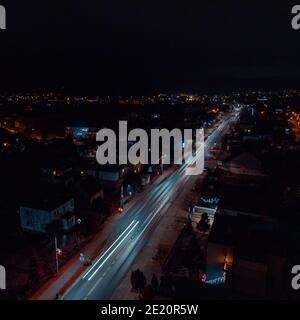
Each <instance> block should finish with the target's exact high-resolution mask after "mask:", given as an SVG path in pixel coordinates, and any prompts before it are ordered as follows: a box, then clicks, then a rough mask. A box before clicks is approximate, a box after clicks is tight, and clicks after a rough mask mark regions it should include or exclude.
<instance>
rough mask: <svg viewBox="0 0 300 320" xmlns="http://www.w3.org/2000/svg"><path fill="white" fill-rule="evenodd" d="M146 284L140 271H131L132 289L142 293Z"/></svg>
mask: <svg viewBox="0 0 300 320" xmlns="http://www.w3.org/2000/svg"><path fill="white" fill-rule="evenodd" d="M146 284H147V280H146V277H145V275H144V274H143V273H142V272H141V271H140V269H137V270H136V271H133V272H132V274H131V285H132V288H133V289H134V290H136V291H138V292H139V293H141V292H143V290H144V288H145V286H146Z"/></svg>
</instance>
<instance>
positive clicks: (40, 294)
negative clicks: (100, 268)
mask: <svg viewBox="0 0 300 320" xmlns="http://www.w3.org/2000/svg"><path fill="white" fill-rule="evenodd" d="M173 172H174V169H173V168H170V169H168V170H165V171H164V173H163V175H161V176H159V177H158V178H157V179H155V180H154V181H153V182H152V184H150V185H149V186H148V187H146V188H145V190H144V191H143V192H142V193H140V194H136V195H135V197H134V198H133V200H132V201H131V202H130V203H129V204H128V205H127V206H126V207H125V211H124V212H123V214H122V215H124V214H126V212H127V211H128V210H129V209H130V208H131V207H132V206H133V205H134V204H135V203H136V202H137V201H138V200H139V199H140V198H141V197H142V196H143V194H144V193H145V192H147V190H148V188H151V187H155V186H156V185H159V184H160V183H162V182H163V181H164V180H165V179H167V178H168V177H169V176H170V175H171V174H172V173H173ZM119 217H120V216H119V215H116V214H113V215H111V216H110V217H109V218H108V220H107V221H106V222H105V223H104V224H103V226H102V228H101V230H100V231H99V232H98V233H97V234H96V235H95V237H94V238H93V239H92V240H91V241H90V242H89V243H88V244H87V245H86V246H85V247H84V248H82V249H81V250H80V252H78V253H77V254H76V255H75V256H73V257H72V258H71V259H70V260H69V261H68V262H67V263H66V264H65V265H64V266H63V267H62V268H61V269H60V271H59V274H58V275H57V276H55V277H53V278H51V279H50V280H49V281H47V282H46V284H45V285H43V286H42V288H40V289H39V290H38V291H37V292H36V293H35V294H34V295H33V296H32V297H31V298H30V300H54V299H55V298H56V295H57V294H58V293H59V295H60V296H62V295H63V294H64V293H66V291H67V290H68V289H69V288H70V287H71V286H72V285H73V284H74V283H75V281H76V280H77V279H78V278H79V277H80V276H81V274H82V273H83V272H84V271H85V270H87V269H88V267H84V266H83V265H82V263H81V262H80V261H79V256H80V253H83V254H84V255H85V256H86V257H91V258H92V259H96V258H97V257H98V256H99V255H100V254H101V252H102V251H103V249H104V248H105V245H106V242H107V239H109V237H110V234H111V231H112V229H113V225H114V223H115V222H116V221H117V220H118V218H119Z"/></svg>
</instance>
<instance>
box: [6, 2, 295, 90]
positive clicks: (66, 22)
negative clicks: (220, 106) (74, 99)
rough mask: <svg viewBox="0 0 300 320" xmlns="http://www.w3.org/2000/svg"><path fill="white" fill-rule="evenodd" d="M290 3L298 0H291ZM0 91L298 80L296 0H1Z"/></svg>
mask: <svg viewBox="0 0 300 320" xmlns="http://www.w3.org/2000/svg"><path fill="white" fill-rule="evenodd" d="M296 2H297V1H296ZM0 4H2V5H5V6H6V9H7V20H8V21H7V27H8V30H6V31H1V32H0V58H1V64H0V65H1V73H0V74H1V76H0V86H1V87H0V91H5V90H18V91H24V90H48V89H55V88H60V87H62V86H64V87H65V88H66V90H71V91H74V93H83V92H87V93H93V94H94V93H95V94H100V95H102V94H113V95H118V94H149V93H157V92H178V91H188V92H205V91H224V90H232V89H240V88H262V89H273V88H274V89H276V88H287V87H293V88H300V31H294V30H292V28H291V19H292V15H291V8H292V6H293V5H295V4H297V3H295V1H288V0H281V1H276V4H275V3H274V1H267V2H266V1H264V0H182V1H179V0H172V1H170V0H147V1H145V0H81V1H79V0H72V1H70V0H60V1H57V0H52V1H50V0H43V1H36V0H35V1H32V0H22V1H16V0H9V1H8V0H0Z"/></svg>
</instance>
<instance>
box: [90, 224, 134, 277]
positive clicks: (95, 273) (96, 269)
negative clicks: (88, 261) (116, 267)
mask: <svg viewBox="0 0 300 320" xmlns="http://www.w3.org/2000/svg"><path fill="white" fill-rule="evenodd" d="M139 223H140V222H139V221H137V222H136V223H135V224H134V226H133V227H132V228H131V229H130V230H129V232H128V233H127V235H126V236H125V237H124V238H123V240H122V241H120V242H119V244H118V245H117V246H116V247H115V248H114V250H113V251H112V252H111V253H110V254H109V255H108V256H107V257H106V258H105V259H104V261H103V262H102V263H101V264H100V266H99V267H98V268H97V269H96V270H95V272H94V273H93V274H92V275H91V276H90V277H89V279H88V281H90V280H91V279H93V277H94V276H95V275H96V273H97V272H98V271H99V270H100V268H101V267H102V266H103V265H104V263H105V262H106V261H107V260H108V259H109V258H110V257H111V256H112V255H113V253H114V252H115V251H116V250H117V249H118V248H119V247H120V245H121V244H122V243H123V242H124V241H125V240H126V239H127V238H128V237H129V235H130V233H131V232H132V231H133V230H134V229H135V228H136V226H137V225H138V224H139Z"/></svg>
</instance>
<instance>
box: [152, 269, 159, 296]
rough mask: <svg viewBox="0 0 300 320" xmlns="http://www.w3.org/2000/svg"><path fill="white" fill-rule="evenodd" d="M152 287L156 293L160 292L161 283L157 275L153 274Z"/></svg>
mask: <svg viewBox="0 0 300 320" xmlns="http://www.w3.org/2000/svg"><path fill="white" fill-rule="evenodd" d="M151 286H152V288H153V290H154V292H157V291H158V287H159V283H158V279H157V277H156V275H155V274H154V273H153V276H152V279H151Z"/></svg>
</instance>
